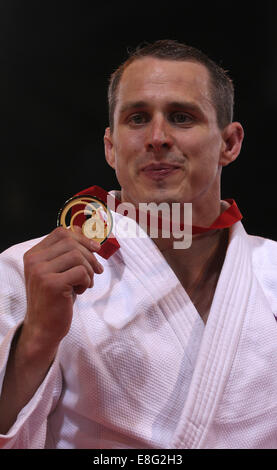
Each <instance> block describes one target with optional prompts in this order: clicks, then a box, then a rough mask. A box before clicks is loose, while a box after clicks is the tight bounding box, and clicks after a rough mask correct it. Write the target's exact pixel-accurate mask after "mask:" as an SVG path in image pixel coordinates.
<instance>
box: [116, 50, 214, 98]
mask: <svg viewBox="0 0 277 470" xmlns="http://www.w3.org/2000/svg"><path fill="white" fill-rule="evenodd" d="M210 88H211V86H210V75H209V72H208V70H207V68H206V67H205V66H204V65H202V64H200V63H197V62H189V61H176V60H164V59H157V58H153V57H145V58H140V59H136V60H135V61H134V62H132V63H131V64H130V65H129V66H128V67H127V68H126V69H125V70H124V72H123V74H122V77H121V80H120V82H119V87H118V92H117V103H121V104H122V103H124V101H129V100H134V99H135V100H141V99H143V100H147V99H149V100H159V101H160V100H163V99H164V100H176V98H179V99H183V100H190V101H191V100H193V101H195V102H197V103H198V104H200V105H202V106H204V107H209V106H212V100H211V91H210Z"/></svg>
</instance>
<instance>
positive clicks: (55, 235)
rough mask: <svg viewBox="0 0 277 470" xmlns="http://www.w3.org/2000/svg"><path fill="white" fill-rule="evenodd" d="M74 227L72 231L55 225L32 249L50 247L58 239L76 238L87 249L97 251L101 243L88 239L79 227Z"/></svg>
mask: <svg viewBox="0 0 277 470" xmlns="http://www.w3.org/2000/svg"><path fill="white" fill-rule="evenodd" d="M78 229H79V227H78V228H76V227H74V230H75V231H74V232H73V231H72V230H68V229H65V228H64V227H57V228H56V229H55V230H53V232H51V233H50V234H49V235H48V236H47V237H45V238H44V239H43V240H42V241H41V242H39V243H38V244H37V245H36V246H35V247H33V251H40V250H45V249H47V248H50V247H51V246H53V245H55V244H56V243H58V242H59V241H62V242H65V241H66V240H72V239H73V240H76V241H77V242H78V243H80V244H81V245H82V246H83V247H85V248H87V250H89V251H99V250H100V248H101V245H100V244H99V243H97V242H96V241H94V240H90V239H89V238H87V237H85V236H84V235H83V234H82V231H81V229H80V230H78Z"/></svg>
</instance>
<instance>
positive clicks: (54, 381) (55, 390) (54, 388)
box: [0, 242, 62, 449]
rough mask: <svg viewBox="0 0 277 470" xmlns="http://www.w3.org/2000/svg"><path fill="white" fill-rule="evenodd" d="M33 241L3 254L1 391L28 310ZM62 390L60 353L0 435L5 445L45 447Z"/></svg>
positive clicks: (0, 266) (0, 257)
mask: <svg viewBox="0 0 277 470" xmlns="http://www.w3.org/2000/svg"><path fill="white" fill-rule="evenodd" d="M30 247H31V246H30V242H25V243H23V244H19V245H16V246H14V247H12V248H9V249H8V250H7V251H6V252H4V253H2V254H1V255H0V393H1V390H2V385H3V381H4V377H5V372H6V367H7V362H8V357H9V353H10V348H11V344H12V341H13V338H14V335H15V333H16V331H17V329H18V328H20V326H21V324H22V322H23V319H24V316H25V311H26V295H25V283H24V270H23V254H24V252H25V251H27V250H28V249H29V248H30ZM61 391H62V374H61V370H60V367H59V358H58V353H57V356H56V358H55V360H54V361H53V363H52V365H51V367H50V369H49V371H48V373H47V375H46V377H45V379H44V381H43V382H42V383H41V385H40V386H39V388H38V389H37V391H36V392H35V394H34V395H33V397H32V398H31V400H30V401H29V402H28V403H27V404H26V406H25V407H24V408H23V409H22V410H21V411H20V412H19V414H18V415H17V419H16V421H15V422H14V424H13V425H12V427H11V428H10V429H9V431H8V432H7V434H5V435H0V448H2V449H37V448H44V446H45V439H46V433H47V420H48V416H49V414H50V413H51V411H52V410H53V409H54V408H55V405H56V404H57V401H58V399H59V397H60V394H61Z"/></svg>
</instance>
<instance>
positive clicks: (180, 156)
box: [105, 57, 223, 205]
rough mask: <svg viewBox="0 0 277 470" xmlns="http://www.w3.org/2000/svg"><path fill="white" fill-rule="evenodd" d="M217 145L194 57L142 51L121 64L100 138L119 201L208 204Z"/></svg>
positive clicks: (216, 175) (206, 85)
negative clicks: (109, 119) (110, 125)
mask: <svg viewBox="0 0 277 470" xmlns="http://www.w3.org/2000/svg"><path fill="white" fill-rule="evenodd" d="M222 147H223V138H222V132H221V130H220V129H219V128H218V125H217V119H216V111H215V107H214V105H213V103H212V101H211V94H210V79H209V73H208V71H207V69H206V68H205V67H204V66H203V65H202V64H199V63H194V62H184V61H169V60H160V59H156V58H151V57H146V58H143V59H139V60H135V61H134V62H133V63H131V64H130V65H129V66H128V67H127V68H126V70H125V71H124V73H123V75H122V77H121V81H120V84H119V88H118V94H117V103H116V107H115V114H114V130H113V133H112V134H111V132H110V130H109V129H107V130H106V137H105V149H106V158H107V161H108V163H109V164H110V165H111V166H112V167H113V168H114V169H115V171H116V175H117V179H118V181H119V184H120V186H121V197H122V201H128V202H132V203H134V204H137V203H139V202H156V203H160V202H194V203H196V202H199V203H200V205H202V204H203V203H204V202H207V203H208V204H209V202H211V201H212V200H213V199H214V198H215V197H216V198H218V194H219V187H220V171H221V165H222V161H221V153H222V152H221V150H222Z"/></svg>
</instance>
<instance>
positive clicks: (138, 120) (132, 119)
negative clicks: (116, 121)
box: [128, 113, 147, 125]
mask: <svg viewBox="0 0 277 470" xmlns="http://www.w3.org/2000/svg"><path fill="white" fill-rule="evenodd" d="M145 122H147V115H146V114H145V113H135V114H132V115H131V116H129V118H128V123H130V124H133V125H140V124H144V123H145Z"/></svg>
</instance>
